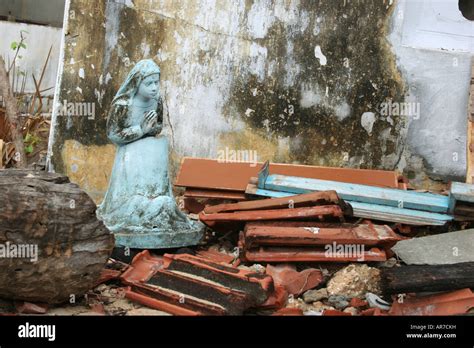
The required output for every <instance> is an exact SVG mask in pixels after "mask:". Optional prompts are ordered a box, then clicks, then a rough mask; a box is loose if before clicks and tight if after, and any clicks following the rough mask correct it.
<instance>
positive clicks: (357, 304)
mask: <svg viewBox="0 0 474 348" xmlns="http://www.w3.org/2000/svg"><path fill="white" fill-rule="evenodd" d="M368 306H369V303H368V302H367V301H364V300H361V299H360V298H358V297H354V298H352V299H351V301H350V303H349V307H354V308H363V307H368Z"/></svg>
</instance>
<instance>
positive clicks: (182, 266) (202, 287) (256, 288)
mask: <svg viewBox="0 0 474 348" xmlns="http://www.w3.org/2000/svg"><path fill="white" fill-rule="evenodd" d="M218 254H219V255H218V256H219V257H220V258H222V257H223V256H222V254H221V253H218ZM210 255H211V256H212V257H214V258H216V254H215V253H212V252H211V253H210ZM121 279H122V281H123V282H124V283H125V284H128V285H130V288H129V289H127V292H126V296H127V297H128V298H130V299H132V300H134V301H138V302H140V303H142V304H145V305H147V306H150V307H152V308H154V309H158V310H161V311H164V312H167V313H170V314H175V315H240V314H242V313H243V312H244V311H245V310H247V309H248V308H251V307H258V306H259V305H261V304H263V303H265V302H266V301H267V299H268V297H269V295H270V294H272V293H273V290H274V287H273V280H272V278H271V277H270V276H268V275H264V274H259V273H255V272H253V271H248V270H242V269H237V268H235V267H232V266H230V265H226V264H223V263H218V262H214V261H212V260H210V259H208V258H203V257H197V256H192V255H187V254H180V255H170V254H166V255H165V256H164V257H163V258H158V257H155V256H152V255H151V254H150V253H149V252H147V251H144V252H142V253H140V254H138V255H137V256H136V257H135V258H134V260H133V262H132V265H131V267H130V269H129V270H127V271H126V272H124V274H123V275H122V276H121ZM278 301H280V302H281V299H280V298H276V299H275V303H274V305H277V304H278Z"/></svg>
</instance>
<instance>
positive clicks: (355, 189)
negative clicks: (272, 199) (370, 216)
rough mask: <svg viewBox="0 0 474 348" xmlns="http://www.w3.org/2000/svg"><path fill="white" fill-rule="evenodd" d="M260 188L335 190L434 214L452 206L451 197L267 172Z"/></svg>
mask: <svg viewBox="0 0 474 348" xmlns="http://www.w3.org/2000/svg"><path fill="white" fill-rule="evenodd" d="M258 187H259V188H261V189H267V190H272V191H283V192H289V193H293V194H300V193H307V192H312V191H328V190H335V191H336V192H337V193H338V194H339V196H340V197H341V198H342V199H344V200H347V201H351V202H360V203H369V204H377V205H385V206H391V207H395V208H402V209H415V210H422V211H427V212H433V213H447V212H448V209H449V197H448V196H443V195H437V194H433V193H421V192H413V191H405V190H398V189H390V188H382V187H375V186H368V185H358V184H350V183H343V182H336V181H328V180H318V179H308V178H300V177H294V176H285V175H273V174H272V175H268V177H267V178H266V180H265V181H263V180H262V182H260V181H259V183H258Z"/></svg>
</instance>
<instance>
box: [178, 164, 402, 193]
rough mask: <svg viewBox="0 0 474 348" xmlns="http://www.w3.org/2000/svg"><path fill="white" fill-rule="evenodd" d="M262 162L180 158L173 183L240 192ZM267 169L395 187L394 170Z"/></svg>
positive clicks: (276, 166) (286, 166)
mask: <svg viewBox="0 0 474 348" xmlns="http://www.w3.org/2000/svg"><path fill="white" fill-rule="evenodd" d="M262 165H263V163H257V164H255V163H254V164H252V163H220V162H219V161H217V160H212V159H202V158H184V159H183V161H182V164H181V168H180V171H179V173H178V176H177V179H176V182H175V185H176V186H181V187H192V188H203V189H218V190H231V191H232V190H233V191H240V192H244V191H245V189H246V187H247V184H248V182H249V178H251V177H257V176H258V172H259V170H260V168H261V166H262ZM270 172H271V173H274V174H281V175H291V176H302V177H308V178H314V179H323V180H334V181H339V182H349V183H357V184H365V185H373V186H380V187H391V188H397V187H398V177H399V174H398V173H397V172H395V171H383V170H368V169H349V168H330V167H316V166H305V165H292V164H271V165H270Z"/></svg>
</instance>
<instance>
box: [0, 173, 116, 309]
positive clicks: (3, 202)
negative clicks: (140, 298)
mask: <svg viewBox="0 0 474 348" xmlns="http://www.w3.org/2000/svg"><path fill="white" fill-rule="evenodd" d="M95 210H96V206H95V204H94V202H93V201H92V199H91V198H90V197H89V196H88V195H87V194H86V193H84V192H83V191H82V190H81V189H80V188H79V187H78V186H77V185H75V184H71V183H69V180H68V178H67V177H64V176H61V175H57V174H48V173H46V172H34V171H26V170H0V270H1V271H0V297H3V298H8V299H17V300H25V301H36V302H46V303H61V302H64V301H69V300H70V299H73V298H74V297H78V296H81V295H83V294H84V293H85V292H86V291H88V290H89V289H91V288H92V287H93V286H94V285H95V283H96V282H97V280H98V278H99V276H100V274H101V271H102V269H103V268H104V266H105V263H106V262H107V259H108V258H109V257H110V255H111V253H112V249H113V247H114V238H113V235H112V234H111V233H110V232H109V231H108V230H107V229H106V228H105V226H104V225H103V224H102V222H101V221H99V220H98V219H97V218H96V215H95ZM35 248H37V253H35V251H34V250H35ZM21 251H22V252H23V253H21ZM35 254H36V256H37V260H35V258H36V257H35Z"/></svg>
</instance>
